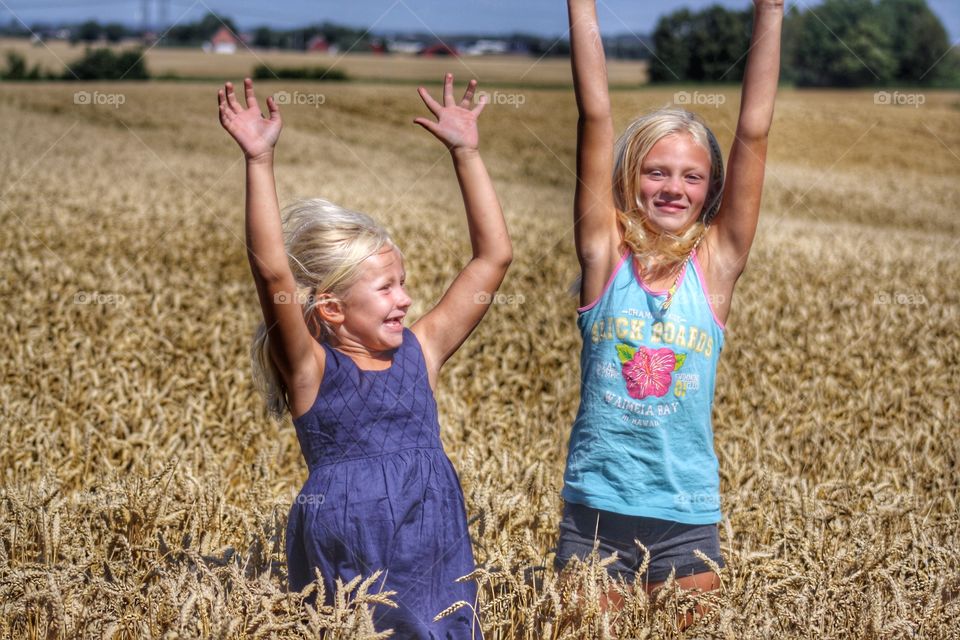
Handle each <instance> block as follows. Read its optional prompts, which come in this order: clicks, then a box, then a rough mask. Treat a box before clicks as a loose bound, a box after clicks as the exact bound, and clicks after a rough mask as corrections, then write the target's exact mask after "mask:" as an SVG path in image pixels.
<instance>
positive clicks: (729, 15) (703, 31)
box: [650, 5, 752, 82]
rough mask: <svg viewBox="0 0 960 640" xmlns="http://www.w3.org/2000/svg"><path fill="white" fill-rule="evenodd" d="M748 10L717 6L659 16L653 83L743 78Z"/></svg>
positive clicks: (654, 42) (652, 68) (748, 20)
mask: <svg viewBox="0 0 960 640" xmlns="http://www.w3.org/2000/svg"><path fill="white" fill-rule="evenodd" d="M751 16H752V13H751V12H750V11H731V10H729V9H725V8H723V7H721V6H719V5H716V6H712V7H708V8H706V9H704V10H703V11H700V12H697V13H691V12H690V11H689V10H688V9H680V10H679V11H675V12H673V13H671V14H669V15H666V16H664V17H662V18H661V19H660V20H659V21H658V22H657V27H656V29H655V31H654V33H653V47H654V52H655V55H654V58H653V60H652V62H651V66H650V79H651V80H652V81H654V82H671V81H678V80H680V81H686V80H693V81H697V82H703V81H712V82H721V81H736V80H740V79H742V78H743V69H744V66H745V64H746V56H745V55H744V54H745V53H746V52H747V48H748V47H749V46H750V25H751Z"/></svg>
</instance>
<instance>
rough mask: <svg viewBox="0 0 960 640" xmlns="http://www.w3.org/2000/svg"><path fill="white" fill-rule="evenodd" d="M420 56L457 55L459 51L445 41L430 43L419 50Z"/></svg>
mask: <svg viewBox="0 0 960 640" xmlns="http://www.w3.org/2000/svg"><path fill="white" fill-rule="evenodd" d="M420 55H422V56H459V55H460V53H459V52H458V51H457V49H456V48H455V47H451V46H450V45H448V44H446V43H445V42H437V43H436V44H432V45H430V46H429V47H427V48H426V49H424V50H423V51H421V52H420Z"/></svg>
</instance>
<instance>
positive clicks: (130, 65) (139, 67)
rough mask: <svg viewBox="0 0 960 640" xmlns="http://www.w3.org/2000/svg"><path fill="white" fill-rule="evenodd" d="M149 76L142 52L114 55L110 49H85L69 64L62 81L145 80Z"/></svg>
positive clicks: (125, 52) (126, 52)
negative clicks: (77, 58) (81, 54)
mask: <svg viewBox="0 0 960 640" xmlns="http://www.w3.org/2000/svg"><path fill="white" fill-rule="evenodd" d="M149 77H150V75H149V73H148V72H147V66H146V64H145V63H144V61H143V51H124V52H123V53H120V54H116V53H114V52H113V51H112V50H110V49H105V48H103V49H89V48H88V49H87V50H86V51H85V52H84V55H83V57H82V58H80V59H79V60H76V61H75V62H72V63H70V68H69V70H67V71H65V72H64V73H63V76H62V78H63V79H64V80H146V79H147V78H149Z"/></svg>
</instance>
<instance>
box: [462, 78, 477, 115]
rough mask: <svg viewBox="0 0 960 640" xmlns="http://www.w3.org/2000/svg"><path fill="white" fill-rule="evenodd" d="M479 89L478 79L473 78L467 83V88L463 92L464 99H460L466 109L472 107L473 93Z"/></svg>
mask: <svg viewBox="0 0 960 640" xmlns="http://www.w3.org/2000/svg"><path fill="white" fill-rule="evenodd" d="M476 90H477V81H476V80H471V81H470V82H469V83H468V84H467V90H466V91H464V92H463V99H462V100H460V106H461V107H463V108H464V109H469V108H470V103H471V102H472V101H473V94H474V92H475V91H476Z"/></svg>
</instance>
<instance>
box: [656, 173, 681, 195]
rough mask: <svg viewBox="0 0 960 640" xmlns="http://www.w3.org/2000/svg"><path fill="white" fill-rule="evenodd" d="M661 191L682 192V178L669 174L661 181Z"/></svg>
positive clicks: (675, 193) (674, 193)
mask: <svg viewBox="0 0 960 640" xmlns="http://www.w3.org/2000/svg"><path fill="white" fill-rule="evenodd" d="M661 191H663V192H664V193H669V194H670V195H680V194H682V193H683V180H681V178H680V177H679V176H670V177H669V178H667V179H666V180H665V181H664V182H663V187H662V188H661Z"/></svg>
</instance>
